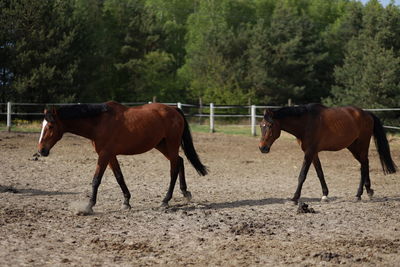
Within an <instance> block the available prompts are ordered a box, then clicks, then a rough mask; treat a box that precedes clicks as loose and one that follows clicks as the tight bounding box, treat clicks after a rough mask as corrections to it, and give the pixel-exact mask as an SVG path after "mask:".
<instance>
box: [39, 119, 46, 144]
mask: <svg viewBox="0 0 400 267" xmlns="http://www.w3.org/2000/svg"><path fill="white" fill-rule="evenodd" d="M46 125H47V121H46V120H43V122H42V132H41V133H40V137H39V144H40V142H41V141H42V138H43V134H44V128H45V127H46Z"/></svg>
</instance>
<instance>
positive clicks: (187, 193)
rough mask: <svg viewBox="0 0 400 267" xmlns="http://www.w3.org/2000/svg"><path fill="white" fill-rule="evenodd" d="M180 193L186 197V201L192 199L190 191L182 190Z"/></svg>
mask: <svg viewBox="0 0 400 267" xmlns="http://www.w3.org/2000/svg"><path fill="white" fill-rule="evenodd" d="M182 194H183V196H184V197H185V198H186V201H187V202H190V200H192V193H190V191H186V192H182Z"/></svg>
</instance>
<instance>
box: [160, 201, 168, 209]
mask: <svg viewBox="0 0 400 267" xmlns="http://www.w3.org/2000/svg"><path fill="white" fill-rule="evenodd" d="M168 206H169V205H168V202H161V205H160V207H161V208H168Z"/></svg>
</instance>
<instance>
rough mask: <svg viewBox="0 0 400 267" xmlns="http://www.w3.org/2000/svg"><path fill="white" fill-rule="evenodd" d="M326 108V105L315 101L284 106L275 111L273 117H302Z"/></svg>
mask: <svg viewBox="0 0 400 267" xmlns="http://www.w3.org/2000/svg"><path fill="white" fill-rule="evenodd" d="M324 108H326V107H325V106H324V105H321V104H314V103H313V104H307V105H301V106H295V107H283V108H279V109H277V110H274V111H273V118H274V119H282V118H286V117H300V116H302V115H303V114H306V113H309V114H312V115H316V114H318V113H319V112H320V110H321V109H324Z"/></svg>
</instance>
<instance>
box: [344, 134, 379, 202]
mask: <svg viewBox="0 0 400 267" xmlns="http://www.w3.org/2000/svg"><path fill="white" fill-rule="evenodd" d="M368 148H369V140H368V142H360V140H356V141H355V142H354V143H353V144H351V145H350V146H349V147H348V149H349V150H350V152H351V153H352V154H353V156H354V158H356V159H357V161H358V162H360V164H361V168H360V173H361V178H360V184H359V186H358V190H357V194H356V200H361V195H362V194H363V187H364V186H365V189H366V191H367V194H368V196H369V198H372V196H373V195H374V190H373V189H371V180H370V177H369V160H368Z"/></svg>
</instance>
